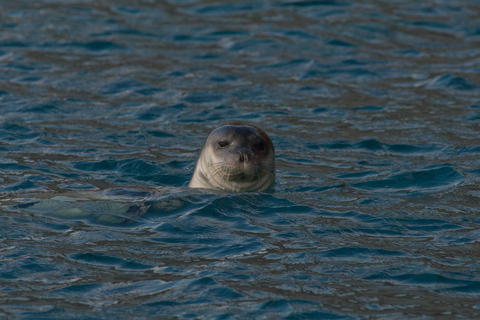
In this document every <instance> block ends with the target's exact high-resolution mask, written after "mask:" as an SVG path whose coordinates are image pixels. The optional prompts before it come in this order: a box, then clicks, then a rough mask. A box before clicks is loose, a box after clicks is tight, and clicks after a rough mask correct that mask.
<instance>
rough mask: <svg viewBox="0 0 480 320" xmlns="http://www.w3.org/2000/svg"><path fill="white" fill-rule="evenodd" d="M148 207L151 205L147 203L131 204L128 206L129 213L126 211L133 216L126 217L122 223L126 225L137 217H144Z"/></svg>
mask: <svg viewBox="0 0 480 320" xmlns="http://www.w3.org/2000/svg"><path fill="white" fill-rule="evenodd" d="M148 208H150V205H146V204H144V203H140V204H134V205H131V206H130V207H129V208H128V210H127V213H126V215H127V216H130V217H131V218H126V219H125V220H124V221H123V222H122V225H126V224H128V223H130V222H133V221H135V220H137V219H140V218H141V217H143V215H144V214H145V212H147V210H148Z"/></svg>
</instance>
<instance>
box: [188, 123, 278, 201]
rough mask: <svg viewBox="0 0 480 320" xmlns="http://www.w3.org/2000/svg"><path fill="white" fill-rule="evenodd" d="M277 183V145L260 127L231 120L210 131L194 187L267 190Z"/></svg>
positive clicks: (236, 190) (193, 180)
mask: <svg viewBox="0 0 480 320" xmlns="http://www.w3.org/2000/svg"><path fill="white" fill-rule="evenodd" d="M274 184H275V149H274V147H273V143H272V140H270V137H269V136H268V135H267V134H266V133H265V131H263V130H262V129H260V128H257V127H255V126H252V125H247V124H229V125H224V126H221V127H219V128H217V129H215V130H213V131H212V133H210V135H209V136H208V137H207V140H206V141H205V145H204V147H203V149H202V152H201V153H200V157H199V158H198V161H197V164H196V166H195V171H194V172H193V176H192V180H191V181H190V184H189V185H188V186H189V187H191V188H207V189H215V190H223V191H228V192H247V191H264V190H267V189H269V188H271V187H273V185H274Z"/></svg>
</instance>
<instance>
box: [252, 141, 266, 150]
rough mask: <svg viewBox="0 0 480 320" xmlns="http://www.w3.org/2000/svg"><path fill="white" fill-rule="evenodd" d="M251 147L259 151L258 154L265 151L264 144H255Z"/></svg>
mask: <svg viewBox="0 0 480 320" xmlns="http://www.w3.org/2000/svg"><path fill="white" fill-rule="evenodd" d="M253 147H254V148H255V150H257V151H260V152H262V151H265V142H259V143H256V144H255V145H254V146H253Z"/></svg>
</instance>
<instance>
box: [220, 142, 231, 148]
mask: <svg viewBox="0 0 480 320" xmlns="http://www.w3.org/2000/svg"><path fill="white" fill-rule="evenodd" d="M228 145H229V143H228V142H227V141H220V142H218V147H219V148H220V149H225V148H226V147H228Z"/></svg>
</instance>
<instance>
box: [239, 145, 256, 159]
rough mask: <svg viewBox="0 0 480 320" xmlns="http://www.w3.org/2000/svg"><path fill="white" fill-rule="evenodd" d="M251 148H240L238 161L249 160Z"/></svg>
mask: <svg viewBox="0 0 480 320" xmlns="http://www.w3.org/2000/svg"><path fill="white" fill-rule="evenodd" d="M252 156H253V154H252V150H250V149H248V148H241V149H239V150H238V161H239V162H245V161H250V160H251V159H252Z"/></svg>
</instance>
